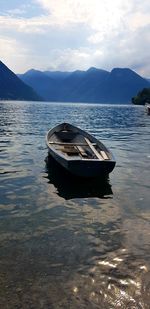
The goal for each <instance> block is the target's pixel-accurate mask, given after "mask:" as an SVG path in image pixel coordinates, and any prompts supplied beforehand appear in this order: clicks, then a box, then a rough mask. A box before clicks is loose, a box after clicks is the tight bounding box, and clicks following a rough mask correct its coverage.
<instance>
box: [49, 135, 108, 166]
mask: <svg viewBox="0 0 150 309" xmlns="http://www.w3.org/2000/svg"><path fill="white" fill-rule="evenodd" d="M94 141H95V140H94ZM94 141H91V140H90V139H89V138H87V137H86V136H84V135H82V134H81V133H80V132H78V131H71V130H61V131H58V132H54V133H53V134H52V135H51V136H50V138H49V145H50V146H51V147H54V148H55V150H57V151H59V152H62V153H63V154H64V155H65V156H68V157H72V158H75V159H77V158H78V159H79V158H80V159H98V160H110V154H109V153H108V152H107V151H106V150H105V149H104V148H103V145H102V146H101V143H95V142H94Z"/></svg>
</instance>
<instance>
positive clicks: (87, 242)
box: [0, 102, 150, 309]
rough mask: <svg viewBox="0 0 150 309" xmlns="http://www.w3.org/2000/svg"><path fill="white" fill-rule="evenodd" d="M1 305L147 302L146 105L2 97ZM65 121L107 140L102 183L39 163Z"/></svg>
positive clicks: (149, 186) (149, 173)
mask: <svg viewBox="0 0 150 309" xmlns="http://www.w3.org/2000/svg"><path fill="white" fill-rule="evenodd" d="M0 116H1V117H0V304H1V306H2V308H106V309H107V308H114V309H115V308H149V300H150V194H149V192H150V141H149V136H150V117H148V116H147V115H146V114H145V111H144V107H136V106H119V105H118V106H112V105H96V104H93V105H89V104H87V105H86V104H71V105H68V104H64V103H61V104H48V103H28V102H1V103H0ZM63 121H67V122H71V123H73V124H75V125H78V126H79V127H81V128H82V129H85V130H87V131H88V132H90V133H92V134H93V135H95V136H96V137H97V138H99V139H100V140H102V141H103V142H104V143H105V144H106V146H108V147H109V148H110V150H111V151H112V152H113V154H114V155H115V157H116V161H117V165H116V167H115V169H114V171H113V172H112V173H111V174H110V178H109V181H108V182H106V183H101V182H100V181H96V182H91V181H90V182H83V181H81V182H79V181H75V180H74V179H72V178H68V175H66V173H63V172H62V171H61V170H60V169H58V166H56V165H55V164H54V162H53V161H50V162H49V163H48V164H47V163H46V158H47V149H46V145H45V134H46V132H47V130H48V129H49V128H50V127H53V126H54V125H56V124H58V123H60V122H63Z"/></svg>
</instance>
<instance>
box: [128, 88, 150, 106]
mask: <svg viewBox="0 0 150 309" xmlns="http://www.w3.org/2000/svg"><path fill="white" fill-rule="evenodd" d="M132 103H133V104H137V105H144V104H145V103H150V88H143V90H142V91H139V92H138V94H137V95H136V96H135V97H133V98H132Z"/></svg>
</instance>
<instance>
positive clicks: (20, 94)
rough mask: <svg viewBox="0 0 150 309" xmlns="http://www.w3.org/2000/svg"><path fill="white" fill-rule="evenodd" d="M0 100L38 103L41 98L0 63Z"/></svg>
mask: <svg viewBox="0 0 150 309" xmlns="http://www.w3.org/2000/svg"><path fill="white" fill-rule="evenodd" d="M0 100H27V101H39V100H41V97H40V96H39V95H38V94H37V93H36V92H35V90H33V89H32V88H31V87H30V86H28V85H26V84H25V83H24V82H23V81H22V80H21V79H19V78H18V76H17V75H15V74H14V73H13V72H12V71H11V70H10V69H9V68H8V67H7V66H6V65H5V64H4V63H3V62H1V61H0Z"/></svg>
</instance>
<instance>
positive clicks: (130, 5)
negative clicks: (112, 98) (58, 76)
mask: <svg viewBox="0 0 150 309" xmlns="http://www.w3.org/2000/svg"><path fill="white" fill-rule="evenodd" d="M8 2H9V0H8ZM7 6H8V4H7ZM31 8H32V10H31ZM21 10H22V12H21ZM31 11H32V13H31ZM25 12H26V13H25ZM149 12H150V3H149V0H143V1H142V2H141V0H126V1H124V0H113V1H112V0H103V1H101V0H32V1H31V0H28V2H27V1H26V2H25V5H20V6H16V7H11V10H7V12H5V15H4V14H3V15H1V16H0V33H1V36H2V37H3V39H4V40H5V42H4V41H3V43H4V44H5V46H6V54H7V59H9V61H10V62H11V60H10V59H11V54H12V51H11V48H12V50H14V55H15V54H16V55H17V58H19V59H22V63H21V61H20V60H19V61H18V60H17V64H16V69H17V70H18V71H19V70H23V69H24V68H26V69H28V68H30V67H35V68H38V69H41V68H43V69H47V68H48V67H49V68H52V69H59V70H69V71H71V70H75V69H88V68H89V67H90V66H96V67H100V68H104V69H108V70H111V69H112V68H113V67H117V66H118V67H119V66H120V67H126V66H128V67H131V68H133V69H135V70H136V69H137V70H138V72H139V73H140V74H142V75H146V76H149V75H150V67H149V55H148V51H149V47H150V39H149V31H150V24H149V21H150V16H149ZM6 13H7V14H6ZM8 42H12V45H11V44H10V43H8ZM1 50H2V48H1V49H0V51H1ZM17 53H18V54H19V56H18V54H17ZM3 55H4V48H3ZM21 55H22V56H21ZM5 59H6V57H5ZM23 59H24V60H23ZM7 63H8V61H7Z"/></svg>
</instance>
